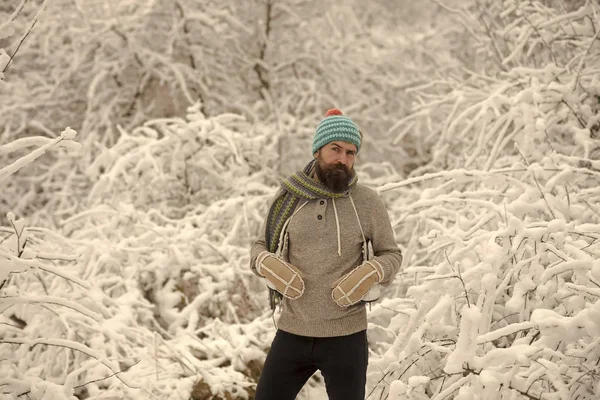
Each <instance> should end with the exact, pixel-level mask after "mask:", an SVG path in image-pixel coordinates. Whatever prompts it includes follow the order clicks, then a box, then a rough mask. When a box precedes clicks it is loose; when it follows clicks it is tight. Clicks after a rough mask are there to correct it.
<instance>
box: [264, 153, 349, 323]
mask: <svg viewBox="0 0 600 400" xmlns="http://www.w3.org/2000/svg"><path fill="white" fill-rule="evenodd" d="M316 163H317V160H312V161H311V162H309V163H308V164H307V165H306V167H304V169H303V170H302V171H297V172H295V173H293V174H292V175H290V176H289V177H288V178H287V179H285V180H284V181H283V182H282V183H281V190H280V191H279V196H278V197H277V198H276V199H275V201H274V202H273V204H272V205H271V209H270V210H269V215H268V217H267V226H266V232H265V239H266V242H267V247H268V249H269V251H270V252H271V253H275V251H276V250H277V247H278V246H279V237H280V236H281V230H282V229H283V226H284V225H285V221H287V220H288V218H290V216H291V215H292V213H293V212H294V210H295V209H296V206H297V205H298V203H299V202H300V200H301V199H305V200H315V199H338V198H340V197H343V196H344V195H345V194H344V193H337V192H333V191H332V190H331V189H329V188H328V187H327V186H325V185H323V184H322V183H321V182H319V181H317V180H315V179H313V178H312V176H313V175H314V174H315V166H316ZM357 181H358V178H357V176H356V174H355V175H354V177H353V178H352V180H351V181H350V183H349V184H348V186H349V187H352V186H354V185H355V184H356V182H357ZM282 297H283V296H282V295H281V293H279V292H278V291H276V290H273V289H271V288H269V305H270V306H271V310H273V312H274V311H275V307H276V306H277V304H280V303H281V299H282Z"/></svg>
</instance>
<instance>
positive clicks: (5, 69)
mask: <svg viewBox="0 0 600 400" xmlns="http://www.w3.org/2000/svg"><path fill="white" fill-rule="evenodd" d="M46 1H47V0H44V2H43V3H42V5H41V7H40V11H38V13H37V14H36V16H35V18H34V20H33V22H32V24H31V26H30V27H29V29H28V30H27V32H25V34H24V35H23V36H22V37H21V40H20V41H19V44H18V45H17V48H16V49H15V51H14V53H13V54H12V56H10V59H9V60H8V62H7V63H6V65H5V66H4V69H3V70H2V73H5V72H6V71H7V70H8V67H9V66H10V64H12V60H13V58H15V55H17V52H18V51H19V49H20V48H21V46H22V45H23V42H24V41H25V39H27V37H28V36H29V34H30V33H31V31H32V30H33V27H34V26H35V24H36V23H37V21H38V16H39V14H40V12H41V11H43V10H44V9H45V8H46Z"/></svg>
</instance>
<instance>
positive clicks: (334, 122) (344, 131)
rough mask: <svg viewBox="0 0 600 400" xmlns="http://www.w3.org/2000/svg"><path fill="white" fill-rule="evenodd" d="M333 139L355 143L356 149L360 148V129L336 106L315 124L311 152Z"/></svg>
mask: <svg viewBox="0 0 600 400" xmlns="http://www.w3.org/2000/svg"><path fill="white" fill-rule="evenodd" d="M335 140H341V141H343V142H348V143H352V144H354V145H356V150H357V152H358V150H360V131H359V130H358V127H357V126H356V124H355V123H354V122H352V120H351V119H350V118H348V117H346V116H345V115H342V112H341V111H340V110H338V109H337V108H332V109H331V110H329V111H327V113H325V118H324V119H323V120H322V121H321V122H320V123H319V126H317V131H316V132H315V137H314V138H313V145H312V152H313V154H315V152H316V151H317V150H319V149H320V148H321V147H323V146H325V145H326V144H327V143H331V142H333V141H335Z"/></svg>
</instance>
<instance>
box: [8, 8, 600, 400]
mask: <svg viewBox="0 0 600 400" xmlns="http://www.w3.org/2000/svg"><path fill="white" fill-rule="evenodd" d="M32 3H35V2H27V1H22V2H21V4H20V5H15V6H16V8H15V9H14V10H13V9H12V8H11V9H10V10H4V11H1V12H0V41H2V46H4V47H5V49H0V71H2V70H3V69H4V68H3V66H6V64H7V63H8V61H9V59H10V57H9V56H8V54H15V53H14V51H15V49H16V46H17V44H18V41H19V40H20V39H21V38H22V37H23V36H24V35H25V33H27V38H26V40H25V41H24V44H23V46H22V47H21V48H20V50H19V52H18V53H16V56H15V58H14V60H12V61H11V66H10V69H8V70H7V71H6V73H5V74H3V75H2V77H3V82H2V90H0V116H2V118H1V119H2V121H3V124H2V126H1V127H0V187H1V190H0V327H1V328H0V399H14V398H32V399H33V398H35V399H47V400H67V399H68V400H74V399H76V398H98V399H100V398H123V399H138V398H166V399H169V400H180V399H182V400H188V399H190V398H192V392H194V395H195V396H196V397H194V399H195V400H196V399H198V398H201V399H204V398H213V397H217V396H218V398H240V399H250V398H252V394H253V390H254V388H255V384H256V380H257V379H258V374H259V373H260V368H261V365H262V363H263V362H264V359H265V356H266V353H267V351H268V349H269V346H270V343H271V341H272V339H273V336H274V333H275V327H274V324H273V319H272V318H275V319H276V318H277V313H276V314H275V315H274V316H271V313H270V312H269V310H268V305H267V298H266V293H265V287H264V283H263V282H261V281H260V280H259V279H258V278H257V277H256V276H254V274H252V272H251V271H250V270H249V268H248V261H249V260H248V257H249V254H248V251H249V247H250V244H251V242H252V240H253V239H254V237H255V236H256V235H257V233H258V231H259V229H260V227H261V225H262V222H263V218H264V217H265V213H266V206H267V202H268V200H269V199H270V198H271V197H272V195H273V194H274V193H275V191H276V189H277V185H278V183H279V180H280V179H281V178H282V177H283V176H285V175H286V174H287V173H289V172H291V171H293V170H295V169H297V168H299V167H301V166H303V164H304V163H305V160H306V159H307V157H309V156H310V154H308V152H307V151H306V148H308V147H309V144H310V139H311V135H312V133H313V129H314V125H315V123H316V122H317V121H318V120H319V118H321V115H322V113H321V111H319V110H321V109H323V110H325V109H326V108H328V107H329V106H331V104H334V105H336V106H339V107H341V108H342V109H344V111H345V112H346V113H347V114H348V115H352V116H356V119H357V121H359V125H360V126H361V127H364V129H363V131H364V133H365V148H364V151H362V150H361V154H360V155H359V162H358V164H357V171H358V173H359V176H360V179H361V182H362V183H365V184H367V185H369V186H371V187H373V188H374V189H375V190H376V191H377V192H378V193H379V194H380V196H381V197H382V198H383V200H384V201H385V203H386V206H387V208H388V210H389V213H390V218H391V220H392V225H393V227H394V230H395V234H396V239H397V241H398V244H399V245H400V247H401V248H402V251H403V254H404V261H403V268H402V271H401V273H400V274H398V276H397V277H396V279H395V280H394V282H393V283H392V284H391V285H390V286H389V287H386V288H384V291H383V295H382V299H381V300H379V301H378V302H376V303H375V304H373V305H372V307H371V308H370V310H369V311H368V314H367V315H368V336H369V351H370V353H369V368H368V374H367V393H368V394H369V397H368V399H379V398H387V399H389V400H421V399H437V400H443V399H450V398H455V399H462V400H476V399H477V400H482V399H486V400H487V399H490V400H505V399H514V400H521V399H530V398H536V399H561V400H562V399H568V400H577V399H580V400H583V399H596V398H599V397H600V384H599V383H598V373H597V365H596V364H597V360H598V358H599V357H600V339H598V337H599V336H600V261H598V260H599V259H600V247H599V245H600V233H599V232H600V208H598V206H597V204H598V199H600V193H599V191H598V190H599V189H598V187H600V186H599V183H600V182H599V177H600V173H598V170H599V169H600V162H599V161H598V160H597V159H598V157H599V152H598V151H599V150H598V144H597V136H598V135H599V134H600V131H599V130H598V129H599V128H598V124H599V122H600V91H599V90H598V83H599V82H600V72H599V71H598V68H597V65H599V64H598V62H599V61H600V60H599V57H600V48H599V47H598V45H597V43H598V32H599V31H598V27H599V26H600V20H599V16H600V8H599V6H598V5H597V4H596V3H595V2H581V3H582V4H581V6H578V5H577V4H575V3H577V2H558V3H561V4H558V3H557V2H554V3H557V4H554V3H552V2H541V1H532V2H520V3H518V4H517V3H515V2H512V1H504V2H497V1H487V0H486V1H484V3H481V1H480V2H479V3H475V2H473V1H471V0H452V1H451V0H446V1H444V2H443V3H442V2H438V1H436V2H433V3H432V4H430V5H426V6H424V5H422V4H420V3H418V2H413V3H411V4H410V5H408V3H407V4H406V7H405V8H406V9H403V10H402V13H401V15H399V14H396V13H395V12H393V11H391V10H390V9H388V8H386V7H385V5H384V4H383V3H381V4H380V3H378V2H372V3H369V4H368V5H366V3H363V2H360V1H355V2H351V3H348V4H344V5H337V6H336V7H337V9H336V12H331V11H332V10H329V9H327V10H321V9H315V10H313V9H312V8H310V7H307V6H306V7H305V6H303V5H302V4H300V3H297V2H293V1H288V0H283V1H282V2H275V3H274V5H273V9H274V10H275V11H276V13H275V15H277V18H274V19H273V21H272V22H273V25H271V29H272V30H273V32H271V33H272V35H273V36H271V37H269V35H268V33H267V32H266V31H265V30H264V28H265V25H264V24H265V21H264V18H265V10H264V9H263V8H261V7H263V6H258V5H255V4H254V3H247V4H246V3H244V4H242V3H240V2H235V1H233V0H225V1H224V2H222V4H221V3H219V4H217V3H215V4H214V5H211V6H210V7H203V8H202V9H199V8H198V6H197V4H195V3H194V2H193V1H187V0H185V1H183V2H180V3H178V7H175V6H174V5H172V4H171V5H170V3H168V4H167V3H164V4H162V5H159V4H158V2H147V4H144V5H141V3H140V4H139V5H134V4H133V3H132V4H130V5H129V4H125V3H123V4H121V3H119V2H110V3H106V4H104V3H102V4H103V5H101V6H97V7H96V9H95V10H97V11H99V12H97V13H94V11H93V10H94V8H93V7H92V9H88V8H87V6H86V7H83V4H82V3H81V2H76V3H77V4H76V7H74V8H73V7H71V6H69V7H67V6H66V3H64V2H63V1H61V0H53V1H44V2H42V5H41V6H39V4H32ZM37 3H40V2H37ZM80 3H81V4H80ZM117 3H118V4H117ZM155 3H156V4H155ZM434 3H435V4H434ZM562 3H564V4H562ZM584 3H585V4H584ZM98 4H100V3H98ZM477 5H479V7H477ZM11 7H13V6H11ZM61 7H64V9H63V8H61ZM111 7H112V8H111ZM161 7H162V8H161ZM170 7H173V8H170ZM323 7H325V8H328V7H329V6H328V5H324V6H323ZM44 9H45V11H43V10H44ZM482 10H483V11H482ZM7 12H8V13H7ZM482 12H483V14H482ZM102 13H104V14H102ZM9 14H10V15H9ZM96 14H97V15H96ZM121 14H123V15H121ZM125 14H127V15H125ZM165 16H167V17H165ZM174 16H176V18H175V17H174ZM498 16H499V17H498ZM173 20H177V21H179V23H178V24H175V25H176V26H173V24H172V21H173ZM34 21H35V24H34ZM399 21H401V22H402V23H399ZM161 24H164V25H161ZM32 27H33V28H32ZM157 32H158V33H157ZM197 38H202V40H197ZM262 44H265V45H266V47H265V54H264V56H259V53H260V48H261V46H260V45H262ZM217 50H218V51H217ZM216 54H218V55H216ZM257 57H258V58H257ZM397 60H402V62H400V63H399V62H398V61H397ZM40 66H43V68H41V67H40ZM258 70H261V71H263V72H262V73H263V77H265V76H267V75H268V80H269V82H268V84H265V83H264V82H261V81H260V79H258V78H257V77H256V76H255V75H257V71H258ZM267 72H268V74H267ZM349 83H351V84H349ZM337 103H339V105H338V104H337ZM69 126H72V127H74V128H70V127H69ZM58 132H60V133H58ZM202 396H204V397H202ZM326 396H327V395H326V392H325V388H324V380H323V377H322V376H321V375H320V374H316V375H315V376H314V377H313V378H311V379H310V380H309V382H308V383H307V384H306V386H305V388H304V389H303V390H302V392H301V393H300V395H299V399H305V400H306V399H315V400H319V399H325V398H326Z"/></svg>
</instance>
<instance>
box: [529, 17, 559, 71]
mask: <svg viewBox="0 0 600 400" xmlns="http://www.w3.org/2000/svg"><path fill="white" fill-rule="evenodd" d="M521 12H522V13H523V18H525V21H527V22H528V23H529V25H531V28H532V29H533V30H534V31H535V33H536V34H537V35H538V36H539V38H540V39H541V40H542V42H544V44H545V45H546V47H547V48H548V51H549V52H550V55H551V56H552V61H554V65H558V63H557V62H556V55H555V54H554V52H553V51H552V48H551V47H550V45H549V44H548V42H546V39H544V37H543V36H542V34H541V33H540V31H539V29H538V28H537V27H536V26H535V25H533V24H532V23H531V21H530V20H529V18H527V15H525V10H521Z"/></svg>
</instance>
